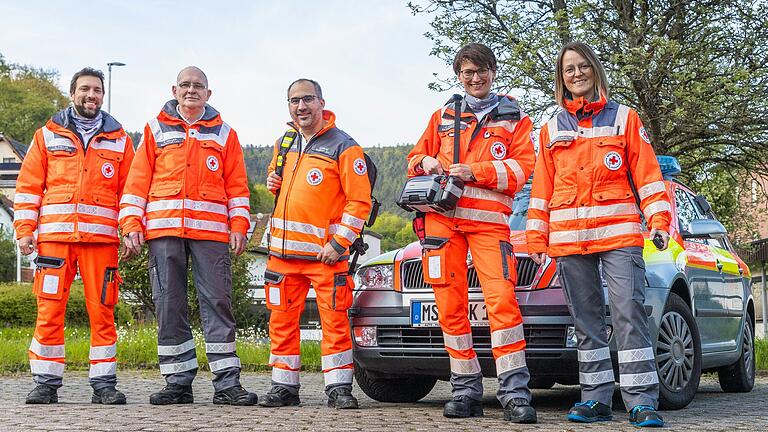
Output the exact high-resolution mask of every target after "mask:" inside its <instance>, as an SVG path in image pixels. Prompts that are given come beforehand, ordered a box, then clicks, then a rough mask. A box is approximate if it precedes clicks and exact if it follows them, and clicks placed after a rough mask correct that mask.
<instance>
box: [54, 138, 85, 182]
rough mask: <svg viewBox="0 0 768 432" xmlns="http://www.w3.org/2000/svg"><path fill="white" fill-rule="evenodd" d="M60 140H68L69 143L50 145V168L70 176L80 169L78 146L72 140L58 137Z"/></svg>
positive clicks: (57, 173)
mask: <svg viewBox="0 0 768 432" xmlns="http://www.w3.org/2000/svg"><path fill="white" fill-rule="evenodd" d="M57 141H59V142H62V141H63V142H66V143H68V145H64V144H63V143H62V144H55V145H52V146H50V147H48V149H47V150H48V151H47V153H48V169H49V170H50V171H52V172H53V173H55V174H56V175H63V176H68V175H72V173H76V172H79V171H80V164H79V160H80V159H79V158H78V157H77V147H75V144H74V143H72V141H70V140H66V139H58V140H57Z"/></svg>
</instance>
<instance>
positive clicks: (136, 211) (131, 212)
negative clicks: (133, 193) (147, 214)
mask: <svg viewBox="0 0 768 432" xmlns="http://www.w3.org/2000/svg"><path fill="white" fill-rule="evenodd" d="M127 216H138V217H144V209H143V208H139V207H133V206H129V207H123V208H121V209H120V213H119V214H118V215H117V219H118V220H122V219H123V218H124V217H127Z"/></svg>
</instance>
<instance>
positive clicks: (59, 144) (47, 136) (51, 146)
mask: <svg viewBox="0 0 768 432" xmlns="http://www.w3.org/2000/svg"><path fill="white" fill-rule="evenodd" d="M42 129H43V139H44V140H45V148H46V149H48V150H51V151H53V150H63V148H64V147H66V148H67V149H71V150H73V151H77V148H76V147H75V144H74V143H73V142H72V140H70V139H69V138H63V137H56V135H55V134H54V133H53V132H52V131H51V130H50V129H48V128H47V127H45V126H43V128H42Z"/></svg>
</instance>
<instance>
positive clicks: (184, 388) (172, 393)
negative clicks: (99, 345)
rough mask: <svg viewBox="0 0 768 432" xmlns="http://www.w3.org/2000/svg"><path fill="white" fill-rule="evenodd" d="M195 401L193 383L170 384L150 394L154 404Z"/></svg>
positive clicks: (150, 400)
mask: <svg viewBox="0 0 768 432" xmlns="http://www.w3.org/2000/svg"><path fill="white" fill-rule="evenodd" d="M192 402H194V397H193V396H192V386H191V385H179V384H168V385H166V386H165V387H163V389H162V390H160V391H159V392H157V393H152V394H151V395H149V403H151V404H152V405H175V404H191V403H192Z"/></svg>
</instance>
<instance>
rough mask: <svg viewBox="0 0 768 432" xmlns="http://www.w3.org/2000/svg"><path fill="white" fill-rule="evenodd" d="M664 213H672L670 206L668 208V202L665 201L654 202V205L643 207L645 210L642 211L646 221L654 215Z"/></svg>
mask: <svg viewBox="0 0 768 432" xmlns="http://www.w3.org/2000/svg"><path fill="white" fill-rule="evenodd" d="M665 211H667V212H672V206H670V205H669V202H667V201H656V202H655V203H651V204H648V205H647V206H645V209H643V213H644V214H645V218H646V219H650V218H651V216H653V215H655V214H656V213H661V212H665Z"/></svg>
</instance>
